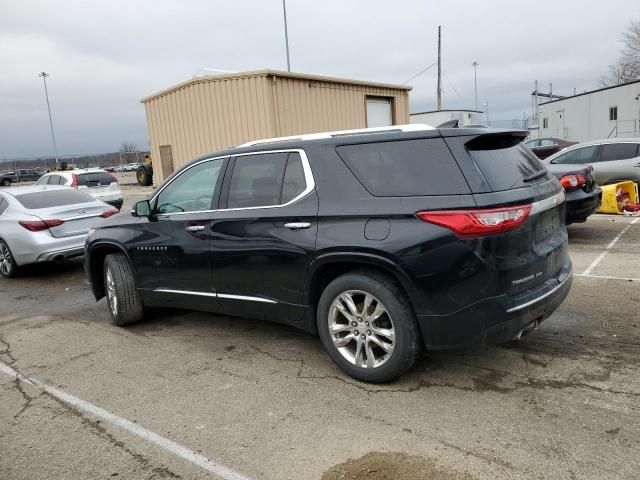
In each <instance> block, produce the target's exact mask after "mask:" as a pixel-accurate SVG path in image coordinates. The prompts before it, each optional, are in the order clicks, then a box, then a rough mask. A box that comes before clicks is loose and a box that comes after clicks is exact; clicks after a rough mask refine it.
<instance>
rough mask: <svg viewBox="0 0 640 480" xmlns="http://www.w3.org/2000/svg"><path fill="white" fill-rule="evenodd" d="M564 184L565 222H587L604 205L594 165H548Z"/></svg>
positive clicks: (568, 223)
mask: <svg viewBox="0 0 640 480" xmlns="http://www.w3.org/2000/svg"><path fill="white" fill-rule="evenodd" d="M547 167H548V168H549V171H551V173H553V174H554V175H555V176H556V178H557V179H558V180H560V184H561V185H562V186H563V188H564V191H565V194H566V195H565V196H566V199H567V208H566V216H565V223H566V224H567V225H570V224H572V223H582V222H586V221H587V218H589V217H590V216H591V215H593V214H594V213H596V210H597V209H598V208H599V207H600V205H602V189H601V188H600V187H599V186H598V184H597V183H596V181H595V179H594V178H593V167H590V166H584V165H563V164H557V165H547Z"/></svg>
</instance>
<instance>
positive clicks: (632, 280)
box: [573, 273, 640, 282]
mask: <svg viewBox="0 0 640 480" xmlns="http://www.w3.org/2000/svg"><path fill="white" fill-rule="evenodd" d="M573 276H574V277H583V278H603V279H605V280H624V281H625V282H640V278H633V277H614V276H611V275H585V274H584V273H575V274H574V275H573Z"/></svg>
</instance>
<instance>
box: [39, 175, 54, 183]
mask: <svg viewBox="0 0 640 480" xmlns="http://www.w3.org/2000/svg"><path fill="white" fill-rule="evenodd" d="M49 178H51V176H46V175H45V176H44V177H42V178H40V179H39V180H38V181H37V182H36V185H46V184H47V183H49Z"/></svg>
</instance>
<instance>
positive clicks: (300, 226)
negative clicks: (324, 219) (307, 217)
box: [284, 222, 311, 230]
mask: <svg viewBox="0 0 640 480" xmlns="http://www.w3.org/2000/svg"><path fill="white" fill-rule="evenodd" d="M284 226H285V227H287V228H290V229H291V230H301V229H303V228H309V227H310V226H311V224H310V223H309V222H290V223H285V224H284Z"/></svg>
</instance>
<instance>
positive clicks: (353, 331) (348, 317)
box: [328, 290, 396, 368]
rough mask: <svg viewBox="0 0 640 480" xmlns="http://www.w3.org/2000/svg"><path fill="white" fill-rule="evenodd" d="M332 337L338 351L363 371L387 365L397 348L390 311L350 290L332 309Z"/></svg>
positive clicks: (367, 297) (337, 298)
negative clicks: (363, 369)
mask: <svg viewBox="0 0 640 480" xmlns="http://www.w3.org/2000/svg"><path fill="white" fill-rule="evenodd" d="M328 323H329V334H330V336H331V340H332V341H333V345H334V346H335V347H336V349H337V350H338V352H340V354H341V355H342V356H343V357H344V358H345V359H346V360H347V361H349V362H350V363H351V364H353V365H355V366H357V367H361V368H377V367H380V366H381V365H384V364H385V363H386V362H387V361H388V360H389V358H391V355H392V354H393V350H394V347H395V340H396V337H395V329H394V326H393V320H392V319H391V315H390V314H389V312H388V310H387V308H386V307H385V306H384V305H383V303H382V302H381V301H380V300H378V299H377V298H376V297H375V296H373V295H371V294H370V293H368V292H365V291H362V290H347V291H345V292H343V293H341V294H340V295H338V296H337V297H336V298H335V299H334V300H333V302H332V303H331V307H330V308H329V318H328Z"/></svg>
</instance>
